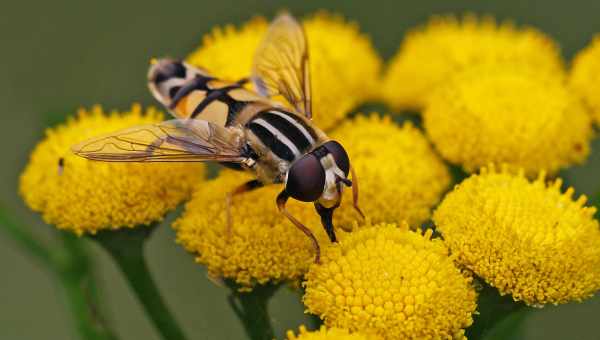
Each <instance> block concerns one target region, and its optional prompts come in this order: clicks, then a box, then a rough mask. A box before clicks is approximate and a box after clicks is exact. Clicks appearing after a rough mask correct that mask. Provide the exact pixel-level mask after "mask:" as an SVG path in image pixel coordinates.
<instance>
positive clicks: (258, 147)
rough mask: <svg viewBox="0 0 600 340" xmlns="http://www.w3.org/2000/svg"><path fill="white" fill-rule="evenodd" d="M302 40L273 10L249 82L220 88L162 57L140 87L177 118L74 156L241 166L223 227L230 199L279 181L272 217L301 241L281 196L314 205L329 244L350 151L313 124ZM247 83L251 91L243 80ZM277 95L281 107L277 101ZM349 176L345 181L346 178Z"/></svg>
mask: <svg viewBox="0 0 600 340" xmlns="http://www.w3.org/2000/svg"><path fill="white" fill-rule="evenodd" d="M308 62H309V61H308V49H307V41H306V37H305V34H304V30H303V28H302V26H301V25H300V24H299V23H298V22H297V21H296V20H295V19H294V18H293V17H292V16H291V15H289V14H286V13H283V14H280V15H279V16H278V17H277V18H276V19H275V20H274V21H273V22H272V23H271V25H270V26H269V29H268V30H267V33H266V36H265V38H264V40H263V42H262V44H261V45H260V46H259V48H258V50H257V52H256V55H255V59H254V65H253V70H252V75H251V78H250V79H242V80H240V81H237V82H226V81H223V80H220V79H217V78H214V77H212V76H211V75H209V74H208V73H207V72H206V71H205V70H203V69H199V68H195V67H192V66H191V65H188V64H187V63H185V62H182V61H176V60H170V59H161V60H156V61H154V62H153V63H152V65H151V66H150V70H149V72H148V86H149V88H150V91H151V92H152V94H153V95H154V97H155V98H156V99H157V100H158V101H159V102H161V103H162V104H163V105H164V106H165V107H166V108H167V109H168V110H169V112H170V113H171V114H173V116H175V118H176V119H172V120H167V121H164V122H162V123H158V124H151V125H144V126H136V127H132V128H130V129H126V130H122V131H118V132H115V133H112V134H110V135H107V136H102V137H98V138H94V139H91V140H88V141H86V142H83V143H81V144H78V145H76V146H74V147H73V152H74V153H75V154H77V155H79V156H82V157H85V158H88V159H91V160H98V161H109V162H203V161H216V162H220V163H222V164H224V165H225V166H228V167H232V168H237V169H240V170H249V171H251V172H253V173H254V174H255V175H256V179H253V180H251V181H249V182H247V183H244V184H242V185H240V186H239V187H237V188H236V189H235V190H233V191H232V192H231V193H230V194H229V195H228V196H227V199H226V203H227V204H226V209H227V221H228V227H229V230H231V215H230V207H231V204H232V203H231V202H232V198H233V197H234V196H235V195H239V194H242V193H244V192H248V191H251V190H254V189H257V188H259V187H261V186H264V185H266V184H270V183H283V184H284V185H285V186H284V189H283V190H282V191H281V193H280V194H279V195H278V196H277V199H276V203H277V207H278V209H279V211H280V212H281V213H282V214H283V215H285V216H286V217H287V218H288V219H289V220H290V221H291V222H292V223H293V224H294V225H295V226H296V227H297V228H299V229H300V230H301V231H302V232H304V234H306V236H308V237H309V238H310V239H311V241H312V244H313V246H314V248H315V252H316V257H315V261H316V262H319V256H320V248H319V244H318V242H317V239H316V238H315V236H314V235H313V233H312V232H311V231H310V229H308V228H307V227H306V226H304V225H303V224H302V223H301V222H300V221H298V220H297V219H296V218H294V216H292V215H291V214H290V213H289V212H288V211H287V210H286V208H285V204H286V202H287V201H288V199H289V198H290V197H291V198H294V199H297V200H299V201H303V202H314V206H315V208H316V211H317V213H318V214H319V215H320V217H321V221H322V224H323V227H324V228H325V230H326V232H327V235H328V236H329V239H330V240H331V241H332V242H336V241H337V240H336V235H335V231H334V229H333V222H332V218H333V211H334V210H335V209H336V208H337V207H338V206H339V205H340V202H341V194H342V190H343V187H344V186H348V187H352V192H353V203H354V208H355V209H356V210H357V211H358V212H359V214H360V215H361V216H363V214H362V212H361V211H360V209H359V207H358V184H357V181H356V176H355V174H354V171H353V169H352V167H351V166H350V160H349V158H348V154H347V153H346V151H345V150H344V148H343V147H342V145H341V144H340V143H338V142H336V141H334V140H331V139H329V138H328V137H327V136H326V135H325V133H324V132H323V131H321V130H320V129H318V128H317V127H316V126H315V125H314V124H313V123H312V121H311V117H312V111H311V86H310V71H309V64H308ZM250 80H251V81H252V82H253V83H254V87H255V89H256V92H254V91H251V90H248V89H246V88H245V87H244V84H245V83H247V82H248V81H250ZM276 96H280V97H283V98H284V99H285V100H286V101H287V102H288V104H289V105H284V104H283V103H280V102H277V101H276V100H275V99H274V97H276ZM350 173H352V180H353V181H354V182H352V181H350V179H349V178H348V176H349V174H350Z"/></svg>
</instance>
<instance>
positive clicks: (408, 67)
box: [384, 15, 564, 110]
mask: <svg viewBox="0 0 600 340" xmlns="http://www.w3.org/2000/svg"><path fill="white" fill-rule="evenodd" d="M481 63H492V64H498V63H511V64H520V65H524V66H525V67H527V68H531V69H534V70H538V71H545V72H551V73H563V72H564V71H563V62H562V58H561V56H560V51H559V48H558V46H557V44H556V43H555V42H554V41H553V40H552V39H551V38H549V37H548V36H546V35H545V34H544V33H542V32H540V31H538V30H537V29H535V28H531V27H524V28H516V27H515V26H514V25H513V24H512V23H510V22H505V23H502V24H498V23H496V21H495V19H494V18H492V17H482V18H477V17H476V16H475V15H466V16H465V17H464V18H463V19H462V20H458V19H457V18H456V17H454V16H436V17H433V18H432V19H431V20H430V21H429V23H427V25H425V26H424V27H418V28H417V29H415V30H413V31H411V32H409V33H408V34H407V35H406V38H405V39H404V41H403V42H402V45H401V46H400V49H399V51H398V52H397V54H396V55H395V56H394V57H393V58H392V60H391V62H390V65H389V67H388V70H387V73H386V76H385V81H384V94H385V95H384V96H385V99H386V101H387V103H388V104H389V105H390V106H391V107H393V108H394V109H397V110H402V109H417V110H420V109H422V108H423V107H425V104H426V102H427V99H428V97H429V96H430V94H431V92H432V91H433V90H434V89H435V88H436V87H437V86H438V85H439V84H440V83H442V82H443V81H445V79H447V78H448V77H449V76H451V74H453V73H455V72H457V71H461V70H463V69H465V68H470V67H472V66H475V65H477V64H481Z"/></svg>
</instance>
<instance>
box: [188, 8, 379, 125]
mask: <svg viewBox="0 0 600 340" xmlns="http://www.w3.org/2000/svg"><path fill="white" fill-rule="evenodd" d="M303 26H304V29H305V31H306V35H307V40H308V47H309V57H310V62H309V63H310V70H311V84H312V102H313V105H312V108H313V113H314V120H315V122H316V124H317V125H318V126H319V127H321V128H323V129H329V128H332V127H333V126H335V124H336V123H337V122H338V121H340V120H341V119H343V118H344V116H345V115H346V114H348V112H349V111H350V110H351V109H352V108H354V107H356V106H358V105H360V104H361V103H363V102H365V101H367V100H370V99H371V98H373V97H374V92H373V91H376V90H377V81H378V79H379V73H380V70H381V66H382V63H383V62H382V59H381V57H380V56H379V55H378V54H377V52H376V51H375V49H374V47H373V45H372V43H371V40H370V38H369V37H368V36H367V35H366V34H364V33H362V32H360V30H359V27H358V25H357V24H355V23H352V22H348V21H346V20H344V19H343V18H342V17H341V16H339V15H334V14H328V13H326V12H318V13H316V14H314V15H312V16H309V17H307V18H306V19H305V20H303ZM267 27H268V22H267V20H265V19H264V18H262V17H258V18H255V19H252V20H250V21H248V22H247V23H246V24H244V25H243V26H242V27H241V28H239V29H236V28H235V27H234V26H233V25H229V26H225V27H224V28H221V27H217V28H215V29H214V30H213V31H212V32H211V33H210V34H208V35H206V36H204V38H203V41H202V45H201V46H200V47H199V48H198V49H197V50H195V51H194V52H192V53H191V54H190V55H189V56H188V57H187V61H188V62H189V63H191V64H193V65H196V66H200V67H203V68H206V69H207V70H209V71H210V72H211V73H212V74H213V75H214V76H216V77H219V78H223V79H227V80H238V79H241V78H246V77H248V76H250V74H251V70H252V62H253V59H254V54H255V52H256V50H257V48H258V46H259V44H260V43H261V41H262V39H263V38H264V35H265V33H266V30H267Z"/></svg>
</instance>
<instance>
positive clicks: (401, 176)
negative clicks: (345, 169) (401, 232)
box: [331, 114, 450, 229]
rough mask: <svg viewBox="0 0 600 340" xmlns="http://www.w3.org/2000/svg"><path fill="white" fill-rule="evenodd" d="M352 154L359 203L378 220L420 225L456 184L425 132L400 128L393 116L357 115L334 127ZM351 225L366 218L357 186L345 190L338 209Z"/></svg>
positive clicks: (407, 126) (342, 220) (344, 224)
mask: <svg viewBox="0 0 600 340" xmlns="http://www.w3.org/2000/svg"><path fill="white" fill-rule="evenodd" d="M331 138H333V139H336V140H338V141H339V142H340V143H341V144H342V145H343V146H344V148H345V149H346V151H347V152H348V155H349V156H350V161H351V166H352V167H353V168H354V169H355V172H356V175H357V177H358V178H357V180H356V181H357V183H358V187H359V205H360V207H361V209H362V211H363V212H364V214H365V215H366V217H367V219H369V220H370V221H371V222H373V223H378V222H400V221H407V222H408V223H409V225H413V226H418V225H420V224H421V223H423V222H424V221H425V220H427V219H428V218H429V217H430V214H431V208H432V207H433V206H434V205H436V204H437V203H438V202H439V200H440V198H441V195H442V194H443V193H444V192H445V190H446V189H447V188H448V186H449V185H450V174H449V172H448V169H447V168H446V165H445V164H444V163H443V161H442V160H441V159H440V158H439V157H438V156H437V155H436V154H435V152H434V151H433V149H432V148H431V146H430V145H429V142H428V141H427V139H426V138H425V136H424V135H423V134H422V133H421V131H419V129H417V128H416V127H414V126H413V125H412V124H410V123H405V124H404V125H403V126H398V125H396V124H395V123H393V122H392V120H391V119H390V117H389V116H383V117H380V116H378V115H376V114H371V115H370V116H368V117H367V116H357V117H356V118H354V119H352V120H348V121H346V122H344V123H343V124H342V125H341V126H340V127H339V128H338V129H336V130H334V131H333V133H332V134H331ZM335 217H336V218H337V225H338V226H341V227H343V228H345V229H349V228H351V226H352V225H353V223H356V221H357V220H360V217H359V215H358V214H357V213H356V212H355V211H353V207H352V190H351V189H350V188H348V189H346V190H344V197H343V201H342V205H341V207H340V208H339V209H338V211H336V214H335Z"/></svg>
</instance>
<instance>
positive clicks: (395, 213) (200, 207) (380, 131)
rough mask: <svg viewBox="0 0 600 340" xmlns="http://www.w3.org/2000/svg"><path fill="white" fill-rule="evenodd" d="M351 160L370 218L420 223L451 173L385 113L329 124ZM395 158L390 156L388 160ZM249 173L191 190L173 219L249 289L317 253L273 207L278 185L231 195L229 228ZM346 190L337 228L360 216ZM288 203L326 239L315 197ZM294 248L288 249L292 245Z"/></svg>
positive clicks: (299, 268) (213, 269)
mask: <svg viewBox="0 0 600 340" xmlns="http://www.w3.org/2000/svg"><path fill="white" fill-rule="evenodd" d="M332 137H335V138H338V139H339V140H340V142H341V143H342V144H343V145H344V147H345V148H346V150H347V151H348V153H349V154H350V157H351V159H352V166H354V167H355V169H356V173H357V174H358V176H359V178H358V179H357V182H358V183H359V184H358V185H359V187H360V205H361V209H362V210H363V211H364V213H365V214H366V216H367V218H368V219H369V220H370V221H375V222H386V221H403V220H408V221H410V222H411V223H415V224H420V223H422V222H424V221H425V220H426V219H427V218H429V216H430V211H431V208H432V206H433V205H434V204H436V203H437V202H438V201H439V199H440V196H441V194H442V192H443V191H444V190H445V189H446V188H447V187H448V185H449V182H450V175H449V174H448V170H447V169H446V167H445V165H444V164H443V163H442V162H441V160H440V159H439V158H438V157H437V156H436V155H435V154H434V153H433V151H432V150H431V147H430V146H429V144H428V143H427V141H426V140H425V137H424V136H423V134H422V133H421V132H419V131H418V130H417V129H416V128H415V127H413V126H412V125H410V124H407V125H405V126H404V127H402V128H400V127H398V126H397V125H395V124H394V123H392V122H391V120H390V119H389V117H384V118H381V117H379V116H377V115H375V114H373V115H371V116H370V117H364V116H359V117H357V118H356V119H353V120H349V121H347V122H345V123H344V124H342V125H341V126H340V127H339V128H338V129H336V130H334V132H333V134H332ZM391 159H393V160H394V162H389V160H391ZM251 178H252V177H251V176H248V175H244V174H240V173H239V172H233V171H222V172H221V174H220V175H219V176H218V177H217V178H216V179H214V180H212V181H210V182H208V183H205V184H204V185H202V186H201V187H198V189H197V190H196V191H195V193H194V197H193V198H192V200H191V201H190V202H189V203H188V204H187V206H186V209H185V213H184V214H183V216H182V217H181V218H180V219H179V220H178V221H177V222H176V223H175V224H174V228H175V230H176V231H177V240H178V242H179V243H181V244H182V245H183V246H184V247H185V248H186V249H187V250H189V251H190V252H192V253H194V254H198V257H197V260H198V261H199V262H200V263H203V264H206V265H207V267H208V270H209V272H210V273H211V274H212V275H214V276H218V277H225V278H230V279H234V280H235V281H236V282H237V283H238V284H240V285H242V286H244V287H247V288H250V287H251V286H253V285H254V284H256V283H260V284H262V283H266V282H267V281H269V280H274V281H295V280H298V279H300V278H301V277H302V275H303V274H304V273H305V272H306V271H307V270H308V267H309V265H310V264H311V263H312V261H313V260H314V253H313V249H312V246H311V244H310V241H309V239H308V238H306V236H304V234H303V233H302V232H300V231H299V230H297V229H296V228H295V227H294V226H293V225H292V224H291V223H290V222H289V221H288V220H287V219H285V217H283V216H282V215H281V214H280V213H279V212H278V211H277V207H276V204H275V197H277V194H278V193H279V192H280V191H281V190H282V189H283V188H282V187H281V186H280V185H271V186H267V187H265V188H259V189H256V190H255V191H253V192H249V193H244V194H243V195H240V196H238V197H235V199H234V201H233V204H232V207H231V213H232V216H233V227H232V229H231V235H228V233H229V232H228V225H227V219H226V207H225V204H226V202H225V199H226V196H227V194H228V193H229V192H231V191H233V190H234V189H235V188H236V187H237V186H239V185H241V184H242V183H244V182H245V181H248V180H250V179H251ZM350 191H351V190H346V191H345V195H344V201H343V204H342V206H341V207H340V208H339V209H338V211H336V213H335V215H334V224H335V225H336V226H337V227H342V228H344V229H351V228H352V226H353V225H355V224H357V223H358V222H359V221H360V216H359V215H358V214H357V213H356V212H355V211H353V208H352V197H351V192H350ZM288 210H289V211H290V212H291V213H292V215H293V216H294V217H296V218H298V219H299V220H300V221H301V222H302V223H303V224H305V225H307V226H308V227H310V228H311V230H312V231H313V233H315V234H316V235H317V238H318V239H319V240H320V244H322V245H326V244H328V243H329V241H328V239H327V236H326V235H325V232H324V230H323V228H322V227H321V222H320V220H319V216H318V215H317V213H316V212H315V211H314V208H313V206H312V204H305V203H299V202H295V201H290V203H288ZM290 249H293V251H290Z"/></svg>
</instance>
